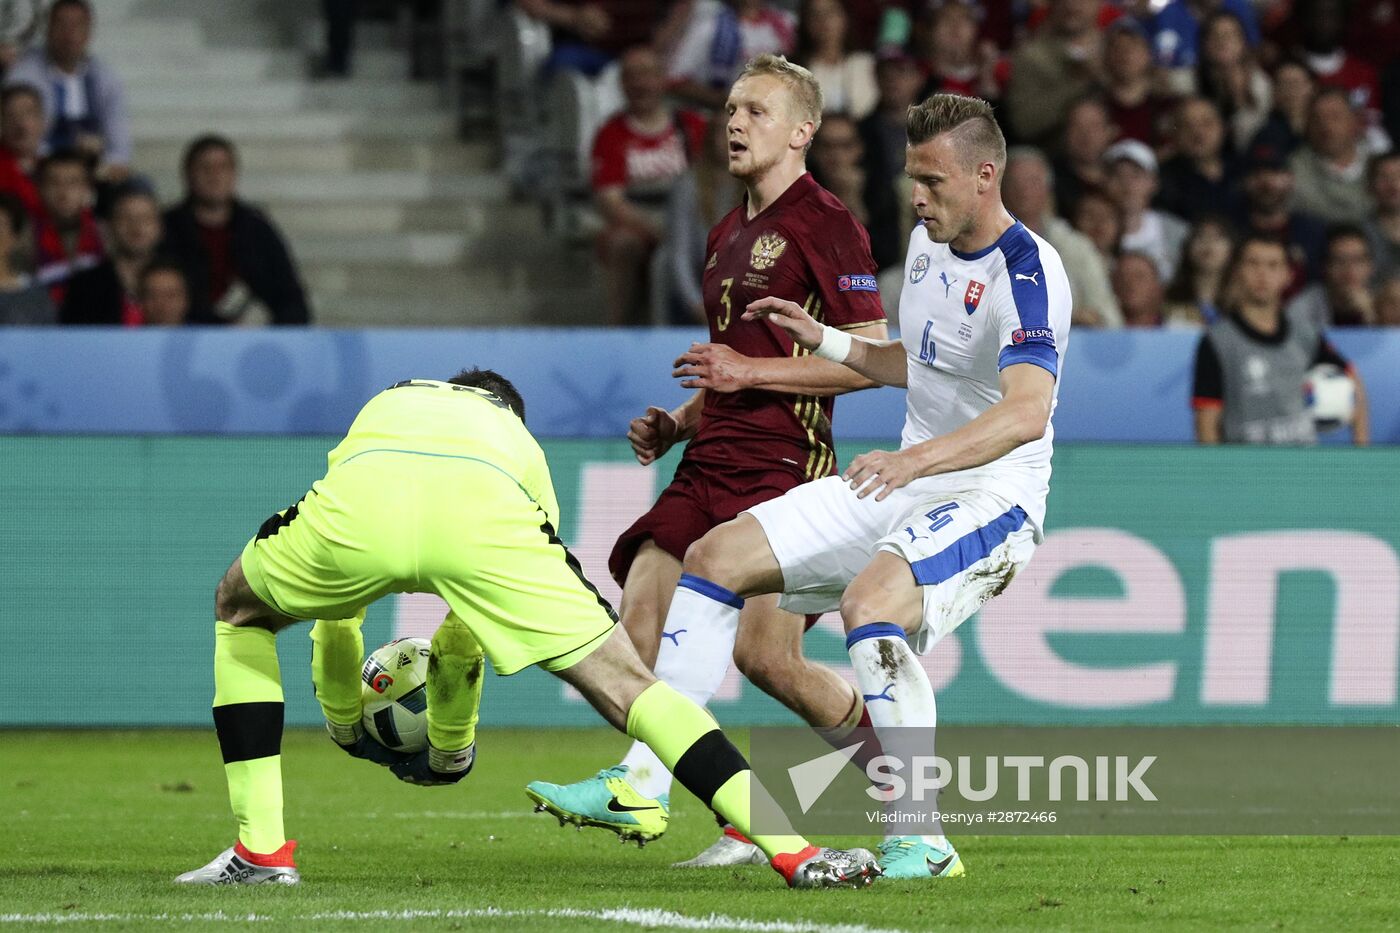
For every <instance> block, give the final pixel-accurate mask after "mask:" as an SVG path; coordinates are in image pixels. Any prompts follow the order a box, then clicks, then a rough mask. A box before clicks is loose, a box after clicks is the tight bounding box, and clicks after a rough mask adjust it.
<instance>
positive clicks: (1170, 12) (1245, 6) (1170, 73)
mask: <svg viewBox="0 0 1400 933" xmlns="http://www.w3.org/2000/svg"><path fill="white" fill-rule="evenodd" d="M1216 10H1229V11H1230V12H1231V13H1234V14H1235V15H1236V16H1237V17H1239V20H1240V22H1241V23H1242V24H1244V29H1245V37H1246V39H1247V40H1248V41H1249V45H1250V46H1251V47H1253V46H1256V45H1258V44H1259V20H1258V19H1257V18H1256V17H1255V15H1254V7H1253V5H1252V4H1251V3H1250V2H1249V0H1171V2H1169V3H1168V4H1167V5H1166V6H1164V7H1162V9H1161V10H1160V11H1159V12H1158V13H1157V14H1156V15H1155V16H1153V18H1152V22H1151V24H1150V26H1149V27H1148V31H1149V32H1151V33H1152V46H1153V48H1154V49H1156V51H1157V65H1158V67H1160V68H1163V69H1165V70H1166V72H1167V80H1168V83H1169V85H1170V86H1171V87H1172V89H1173V90H1174V91H1176V92H1177V93H1187V92H1188V91H1189V90H1190V89H1191V85H1192V84H1193V79H1194V77H1195V76H1194V74H1193V72H1194V69H1195V67H1196V63H1197V61H1198V59H1199V39H1200V26H1201V23H1202V21H1203V20H1204V19H1205V18H1206V17H1207V16H1209V15H1210V14H1211V13H1214V12H1215V11H1216Z"/></svg>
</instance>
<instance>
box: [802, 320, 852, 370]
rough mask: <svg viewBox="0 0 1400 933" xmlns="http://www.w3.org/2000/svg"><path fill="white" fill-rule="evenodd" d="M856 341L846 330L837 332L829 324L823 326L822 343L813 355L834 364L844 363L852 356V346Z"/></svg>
mask: <svg viewBox="0 0 1400 933" xmlns="http://www.w3.org/2000/svg"><path fill="white" fill-rule="evenodd" d="M854 340H855V338H854V337H852V336H851V335H850V334H848V333H846V332H845V331H844V330H837V329H836V328H835V327H832V326H831V325H829V324H827V325H823V326H822V342H821V343H820V344H818V345H817V348H816V349H815V350H813V351H812V355H813V356H819V357H821V358H822V359H824V360H831V361H832V362H833V363H844V362H846V358H847V357H849V356H850V355H851V344H852V343H853V342H854Z"/></svg>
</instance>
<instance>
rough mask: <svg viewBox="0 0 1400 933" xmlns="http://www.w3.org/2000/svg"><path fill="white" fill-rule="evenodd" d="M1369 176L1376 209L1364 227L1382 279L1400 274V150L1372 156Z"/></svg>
mask: <svg viewBox="0 0 1400 933" xmlns="http://www.w3.org/2000/svg"><path fill="white" fill-rule="evenodd" d="M1367 176H1368V178H1369V180H1370V190H1371V200H1372V201H1373V202H1374V203H1375V205H1376V209H1375V210H1374V211H1373V212H1372V213H1371V216H1370V217H1369V218H1367V220H1366V223H1365V225H1364V227H1365V230H1366V236H1367V237H1368V238H1369V239H1370V241H1371V256H1372V258H1373V259H1375V262H1376V279H1377V281H1381V280H1385V279H1390V278H1393V277H1394V276H1396V275H1400V151H1395V152H1389V153H1386V154H1385V155H1379V156H1376V157H1375V158H1374V159H1372V160H1371V164H1370V165H1369V166H1368V167H1367Z"/></svg>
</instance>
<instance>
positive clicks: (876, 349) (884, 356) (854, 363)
mask: <svg viewBox="0 0 1400 933" xmlns="http://www.w3.org/2000/svg"><path fill="white" fill-rule="evenodd" d="M764 318H767V319H768V320H769V321H770V322H772V324H773V325H774V326H776V327H779V328H781V329H782V330H785V331H787V333H788V334H789V335H790V336H791V337H792V339H793V342H794V343H796V344H797V345H798V346H801V347H805V348H806V349H808V350H816V349H817V347H819V346H821V343H822V339H823V338H824V337H825V336H826V334H827V331H828V330H829V329H830V328H827V327H826V326H825V325H823V324H820V323H818V322H817V321H816V319H815V318H813V317H812V316H811V315H810V314H808V313H807V312H806V311H804V310H803V309H802V306H801V305H799V304H797V303H796V302H795V301H785V300H783V299H782V298H774V297H772V296H771V295H770V296H768V297H767V298H760V299H758V300H757V301H755V302H752V303H750V304H749V306H748V308H747V309H746V310H745V311H744V320H746V321H757V320H762V319H764ZM840 333H845V332H840ZM838 335H839V334H838ZM849 336H850V337H851V349H850V353H849V354H848V355H847V356H846V358H845V360H844V361H843V363H842V365H844V366H847V367H849V368H851V369H853V370H855V371H856V372H858V373H860V374H861V375H862V376H865V377H866V378H867V379H869V380H871V381H872V382H874V383H875V384H876V385H885V386H903V385H906V384H907V383H908V379H909V370H908V360H907V358H906V356H905V353H904V345H903V344H901V343H900V342H899V341H898V340H867V339H865V338H864V337H860V336H855V335H849Z"/></svg>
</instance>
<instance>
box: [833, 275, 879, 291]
mask: <svg viewBox="0 0 1400 933" xmlns="http://www.w3.org/2000/svg"><path fill="white" fill-rule="evenodd" d="M836 290H837V291H838V292H878V291H879V290H880V286H879V285H877V284H876V283H875V276H873V275H839V276H837V277H836Z"/></svg>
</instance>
